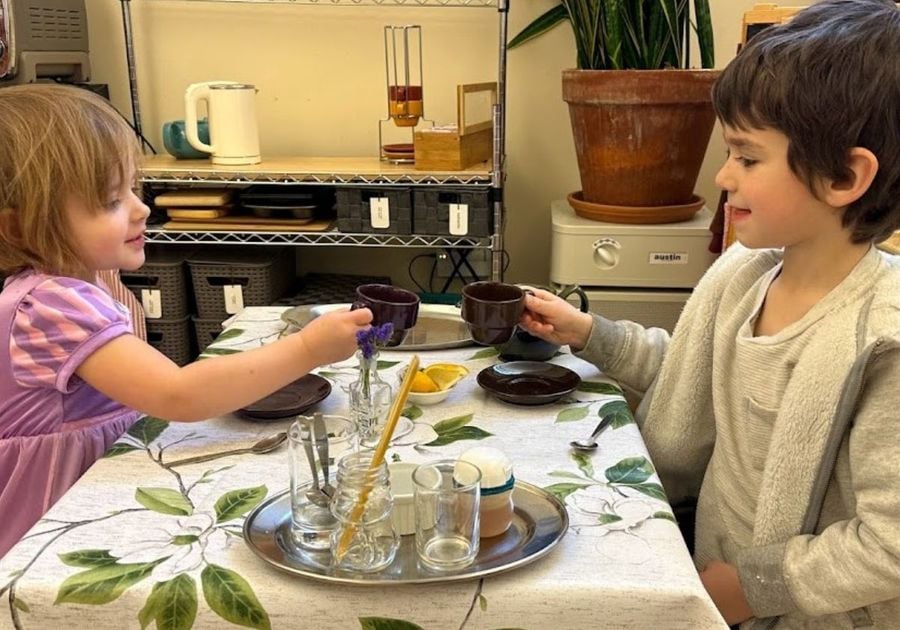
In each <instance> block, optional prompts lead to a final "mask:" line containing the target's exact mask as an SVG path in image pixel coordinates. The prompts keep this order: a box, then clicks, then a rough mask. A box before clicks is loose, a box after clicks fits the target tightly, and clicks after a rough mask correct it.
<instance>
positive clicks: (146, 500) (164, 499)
mask: <svg viewBox="0 0 900 630" xmlns="http://www.w3.org/2000/svg"><path fill="white" fill-rule="evenodd" d="M134 500H135V501H137V502H138V503H140V504H141V505H143V506H144V507H145V508H147V509H148V510H153V511H154V512H159V513H160V514H172V515H174V516H190V515H191V514H193V513H194V506H192V505H191V504H190V502H189V501H188V500H187V499H186V498H185V496H184V495H183V494H181V493H180V492H179V491H178V490H173V489H172V488H138V489H137V490H135V492H134Z"/></svg>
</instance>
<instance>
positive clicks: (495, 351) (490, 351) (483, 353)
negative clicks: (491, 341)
mask: <svg viewBox="0 0 900 630" xmlns="http://www.w3.org/2000/svg"><path fill="white" fill-rule="evenodd" d="M499 354H500V349H499V348H494V347H491V348H485V349H484V350H479V351H478V352H476V353H475V354H473V355H472V356H471V357H469V358H468V359H466V360H467V361H475V360H476V359H487V358H489V357H496V356H498V355H499Z"/></svg>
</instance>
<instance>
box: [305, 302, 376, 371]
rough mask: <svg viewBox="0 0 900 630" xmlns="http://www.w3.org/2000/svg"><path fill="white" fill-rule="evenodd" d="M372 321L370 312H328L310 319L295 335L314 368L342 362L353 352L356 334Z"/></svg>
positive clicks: (361, 309)
mask: <svg viewBox="0 0 900 630" xmlns="http://www.w3.org/2000/svg"><path fill="white" fill-rule="evenodd" d="M371 322H372V311H370V310H369V309H367V308H360V309H356V310H354V311H350V310H347V311H332V312H329V313H325V314H323V315H320V316H319V317H316V318H315V319H313V320H312V321H311V322H310V323H308V324H307V325H306V326H304V327H303V330H301V331H300V332H299V333H297V334H298V335H299V336H300V338H301V340H302V341H303V344H304V345H305V346H306V351H307V353H308V355H309V359H310V360H311V361H312V362H313V363H314V364H315V365H317V366H322V365H327V364H329V363H336V362H337V361H343V360H344V359H346V358H347V357H349V356H351V355H352V354H353V353H354V352H356V348H357V345H356V333H357V332H359V331H360V330H365V329H366V328H368V327H369V324H370V323H371Z"/></svg>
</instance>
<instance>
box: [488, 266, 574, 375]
mask: <svg viewBox="0 0 900 630" xmlns="http://www.w3.org/2000/svg"><path fill="white" fill-rule="evenodd" d="M519 286H520V287H521V288H523V289H532V288H540V289H544V290H545V291H550V293H555V294H556V295H557V297H561V298H562V299H564V300H565V299H566V298H568V297H569V296H570V295H576V296H578V302H579V304H578V308H579V310H580V311H581V312H582V313H587V312H588V309H589V308H590V301H589V300H588V296H587V294H586V293H585V292H584V290H583V289H582V288H581V287H580V286H578V285H577V284H567V285H566V286H564V287H562V288H560V289H559V290H558V291H556V290H554V289H551V288H548V287H531V286H526V285H519ZM499 350H500V358H501V359H503V360H504V361H547V360H549V359H552V358H553V356H554V355H555V354H556V353H557V352H559V346H558V345H556V344H554V343H550V342H549V341H544V340H543V339H541V338H540V337H535V336H534V335H532V334H531V333H529V332H528V331H526V330H524V329H523V328H521V327H519V326H516V331H515V332H514V333H513V336H512V337H511V338H510V340H509V341H507V342H506V343H504V344H502V345H501V346H500V348H499Z"/></svg>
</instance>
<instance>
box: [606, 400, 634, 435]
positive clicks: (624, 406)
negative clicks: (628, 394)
mask: <svg viewBox="0 0 900 630" xmlns="http://www.w3.org/2000/svg"><path fill="white" fill-rule="evenodd" d="M597 415H598V416H600V417H601V418H602V417H604V416H606V415H611V416H612V417H613V421H612V424H611V425H610V426H611V427H612V428H613V429H620V428H622V427H624V426H626V425H629V424H634V416H633V415H631V410H630V409H629V408H628V403H626V402H625V401H624V400H611V401H609V402H608V403H606V404H605V405H603V406H602V407H600V408H599V409H598V410H597Z"/></svg>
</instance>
